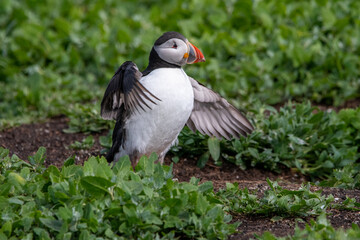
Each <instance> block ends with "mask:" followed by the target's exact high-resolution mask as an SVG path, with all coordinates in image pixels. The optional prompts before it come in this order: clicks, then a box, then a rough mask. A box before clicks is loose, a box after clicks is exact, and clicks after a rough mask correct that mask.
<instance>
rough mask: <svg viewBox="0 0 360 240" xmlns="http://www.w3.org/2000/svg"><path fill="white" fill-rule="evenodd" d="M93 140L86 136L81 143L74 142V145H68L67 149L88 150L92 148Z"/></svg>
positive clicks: (91, 137)
mask: <svg viewBox="0 0 360 240" xmlns="http://www.w3.org/2000/svg"><path fill="white" fill-rule="evenodd" d="M94 143H95V139H94V137H93V136H91V135H90V136H87V137H86V138H84V139H83V140H82V141H81V142H79V141H75V142H74V143H72V144H70V145H69V147H70V148H72V149H90V148H92V146H94Z"/></svg>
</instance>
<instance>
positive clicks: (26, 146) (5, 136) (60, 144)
mask: <svg viewBox="0 0 360 240" xmlns="http://www.w3.org/2000/svg"><path fill="white" fill-rule="evenodd" d="M356 104H357V103H356ZM67 122H68V119H67V118H66V117H64V116H59V117H56V118H52V119H50V120H49V121H47V122H45V123H34V124H25V125H21V126H19V127H16V128H11V129H6V130H4V131H2V132H0V146H1V147H4V148H7V149H9V150H10V153H11V154H16V155H18V156H19V157H20V158H21V159H24V160H27V157H28V156H31V155H33V154H35V153H36V151H37V150H38V148H39V147H40V146H44V147H46V149H47V157H46V161H45V164H46V166H49V165H55V166H58V167H59V166H61V165H62V164H63V162H64V161H65V160H66V159H67V158H68V157H71V156H76V158H75V159H76V164H83V162H84V161H85V160H87V159H88V158H89V157H90V156H96V155H101V154H100V151H101V149H102V147H101V146H100V144H99V137H100V136H102V135H106V134H107V133H106V132H103V133H97V134H92V135H93V137H94V139H95V144H94V146H93V147H92V148H91V149H87V150H75V149H71V148H69V145H70V144H72V143H74V142H75V141H82V140H83V139H84V138H85V137H86V136H87V135H85V134H82V133H75V134H66V133H64V132H63V129H66V128H67ZM170 159H171V157H169V156H168V157H167V158H166V160H165V164H170V163H171V160H170ZM196 161H197V160H196V159H181V160H180V161H179V162H178V163H176V164H175V163H174V171H173V173H174V177H175V178H177V179H178V180H179V181H189V180H190V178H191V177H196V178H200V179H201V181H202V182H205V181H212V182H213V184H214V187H215V189H219V188H222V187H225V184H226V182H238V183H239V186H240V187H241V188H245V187H247V188H248V189H249V190H257V191H259V194H261V193H263V192H264V191H265V190H266V189H267V188H268V185H267V183H266V178H270V179H271V180H278V182H279V183H280V185H281V186H283V187H285V188H287V189H292V190H293V189H297V188H299V187H300V185H301V183H304V182H306V180H307V179H306V178H305V177H304V176H302V175H301V174H299V173H297V172H292V171H290V170H289V169H285V168H284V169H282V171H281V173H273V172H269V171H266V170H263V169H257V168H252V169H247V170H245V171H243V170H241V169H240V168H239V167H237V166H235V165H233V164H231V163H228V162H224V163H223V165H222V166H220V167H219V166H215V165H213V164H212V163H208V164H207V165H206V166H205V167H204V168H203V169H199V168H198V167H197V166H196ZM313 189H314V190H319V189H320V188H317V187H313ZM322 191H323V194H326V195H329V194H332V195H333V196H334V197H335V198H337V199H338V200H339V201H342V200H344V199H345V198H346V197H353V198H356V199H357V201H358V202H360V190H344V189H337V188H324V189H322ZM328 212H329V213H330V215H329V219H330V221H331V223H332V224H333V226H335V227H337V228H340V227H342V228H349V227H351V224H352V223H356V224H359V225H360V213H359V212H351V211H345V210H337V209H330V210H329V211H328ZM233 217H234V220H235V221H240V222H241V225H240V227H239V229H238V230H239V231H241V232H240V233H238V234H234V235H232V236H231V237H230V239H249V238H252V237H253V236H254V233H256V234H258V235H260V234H262V233H263V232H265V231H270V232H272V233H273V234H275V235H276V236H287V235H289V234H292V233H293V231H294V227H295V224H296V219H295V218H285V219H282V220H279V221H273V220H272V219H271V217H264V216H255V215H254V216H249V215H237V214H234V215H233ZM310 219H311V218H310V217H307V218H303V220H304V221H305V222H309V221H310ZM300 226H303V224H302V225H301V224H300Z"/></svg>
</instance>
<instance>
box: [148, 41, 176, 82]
mask: <svg viewBox="0 0 360 240" xmlns="http://www.w3.org/2000/svg"><path fill="white" fill-rule="evenodd" d="M158 68H181V66H179V65H176V64H172V63H168V62H166V61H164V60H162V59H161V58H160V57H159V55H158V54H157V52H156V51H155V49H154V47H153V48H152V49H151V52H150V57H149V65H148V66H147V68H146V69H145V70H144V71H143V72H142V74H143V76H146V75H148V74H149V73H151V72H152V71H154V70H155V69H158Z"/></svg>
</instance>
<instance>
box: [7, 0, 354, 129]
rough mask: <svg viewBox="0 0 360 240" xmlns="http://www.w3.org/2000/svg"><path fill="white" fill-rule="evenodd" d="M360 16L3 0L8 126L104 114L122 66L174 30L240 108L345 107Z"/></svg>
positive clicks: (315, 2)
mask: <svg viewBox="0 0 360 240" xmlns="http://www.w3.org/2000/svg"><path fill="white" fill-rule="evenodd" d="M359 16H360V1H353V0H341V1H336V0H309V1H296V0H283V1H278V0H266V1H265V0H264V1H261V0H257V1H255V0H254V1H251V0H241V1H220V0H204V1H203V0H190V1H180V0H171V1H137V2H135V1H117V0H99V1H85V0H71V1H70V0H64V1H54V0H48V1H36V0H28V1H26V0H23V1H21V0H2V1H0V46H1V51H0V114H1V115H0V124H1V125H0V128H1V127H4V126H8V125H11V124H14V123H21V122H29V121H31V120H34V119H40V118H46V117H49V116H53V115H58V114H67V115H71V113H72V112H76V113H77V114H81V113H83V112H86V111H88V110H89V109H90V110H91V111H93V114H94V115H97V113H98V112H99V109H98V108H99V101H100V100H101V97H102V94H103V92H104V90H105V88H106V86H107V83H108V81H109V80H110V78H111V77H112V74H113V73H114V71H115V70H116V69H117V67H118V66H119V65H121V64H122V63H123V62H124V61H126V60H132V61H134V62H135V63H136V64H137V65H138V67H139V69H141V70H143V69H144V68H145V67H146V65H147V63H148V54H149V51H150V49H151V47H152V45H153V42H154V41H155V40H156V39H157V37H159V36H160V35H161V34H162V33H163V32H165V31H179V32H181V33H182V34H184V35H185V36H186V37H187V38H188V39H189V40H190V41H191V42H193V43H194V44H195V45H196V46H198V47H199V48H200V49H201V50H202V52H203V53H204V55H205V57H206V59H207V61H206V62H205V63H201V64H195V65H193V66H187V67H186V72H187V73H188V75H190V76H192V77H194V78H195V79H197V80H199V81H200V82H202V83H204V84H206V85H207V86H211V88H213V89H214V90H216V91H218V92H220V93H221V94H222V95H223V96H225V97H227V98H230V99H231V102H232V103H233V104H234V105H236V106H237V107H239V108H246V109H249V110H251V111H255V112H256V107H254V106H258V105H257V103H261V104H263V103H264V104H270V105H272V104H277V103H283V102H285V101H287V100H288V99H293V100H296V101H303V100H304V99H309V100H311V101H312V102H313V103H321V104H326V105H335V106H337V105H340V104H342V103H344V101H346V100H349V99H354V98H358V97H360V18H359ZM88 104H89V105H88ZM84 106H86V107H85V110H84ZM253 108H254V109H253Z"/></svg>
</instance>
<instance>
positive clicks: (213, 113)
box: [186, 77, 254, 139]
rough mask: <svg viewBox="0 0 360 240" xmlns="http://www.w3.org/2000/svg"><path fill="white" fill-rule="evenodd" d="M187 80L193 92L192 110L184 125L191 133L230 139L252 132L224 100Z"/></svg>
mask: <svg viewBox="0 0 360 240" xmlns="http://www.w3.org/2000/svg"><path fill="white" fill-rule="evenodd" d="M189 79H190V82H191V85H192V87H193V90H194V108H193V111H192V113H191V115H190V118H189V120H188V121H187V123H186V124H187V126H188V127H189V128H190V129H191V130H192V131H194V132H195V131H196V130H198V131H199V132H201V133H202V134H206V135H209V136H215V137H217V138H219V139H221V138H222V137H224V138H226V139H230V138H231V136H233V137H236V138H239V137H240V135H243V136H246V135H247V134H249V133H251V132H252V131H253V130H254V127H253V126H252V125H251V123H250V122H249V120H247V118H246V117H245V116H244V115H243V114H242V113H241V112H240V111H238V110H237V109H236V108H235V107H234V106H232V105H231V104H230V103H229V102H228V101H226V99H224V98H223V97H221V96H220V95H219V94H218V93H216V92H214V91H212V90H210V89H208V88H207V87H205V86H203V85H201V84H200V83H198V82H197V81H196V80H195V79H193V78H190V77H189Z"/></svg>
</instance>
